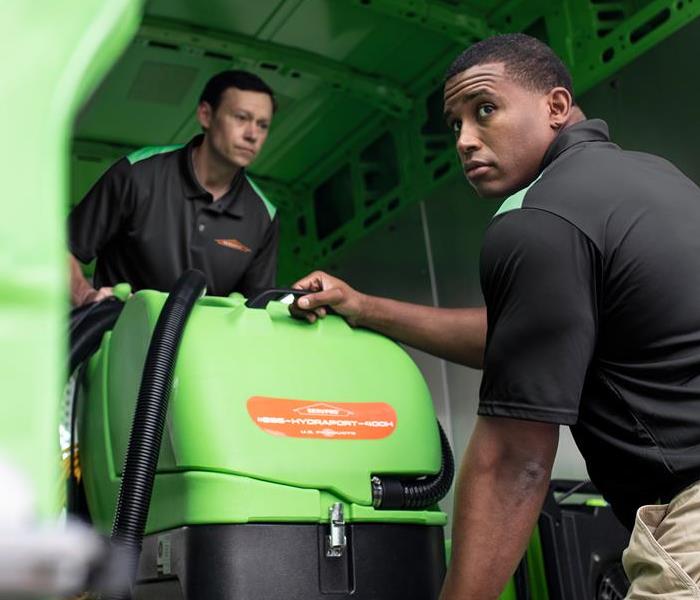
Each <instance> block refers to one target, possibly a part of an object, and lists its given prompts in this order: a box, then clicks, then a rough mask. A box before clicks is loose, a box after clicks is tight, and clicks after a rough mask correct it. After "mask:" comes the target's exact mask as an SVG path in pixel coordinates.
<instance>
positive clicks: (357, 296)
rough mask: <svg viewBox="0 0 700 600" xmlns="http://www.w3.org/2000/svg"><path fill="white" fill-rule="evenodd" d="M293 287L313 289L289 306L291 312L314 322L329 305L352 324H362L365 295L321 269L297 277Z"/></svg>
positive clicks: (321, 316)
mask: <svg viewBox="0 0 700 600" xmlns="http://www.w3.org/2000/svg"><path fill="white" fill-rule="evenodd" d="M292 287H293V288H294V289H296V290H310V291H311V292H312V293H311V294H308V295H306V296H303V297H301V298H299V299H298V300H297V301H296V302H295V303H294V304H293V305H292V306H291V307H290V310H291V312H292V314H293V315H294V316H296V317H302V318H305V319H307V320H308V321H309V322H310V323H313V322H314V321H316V319H318V318H321V319H322V318H323V317H325V316H326V314H327V312H328V311H327V308H332V309H333V310H334V311H335V312H336V313H338V314H339V315H341V316H343V317H345V319H346V320H347V321H348V323H349V324H350V325H352V326H353V327H355V326H357V325H360V324H361V319H362V316H363V310H364V305H365V303H366V299H367V297H366V296H365V295H364V294H361V293H360V292H358V291H356V290H354V289H353V288H351V287H350V286H349V285H348V284H347V283H345V282H344V281H343V280H342V279H338V278H337V277H331V276H330V275H328V274H327V273H324V272H323V271H315V272H313V273H311V274H310V275H307V276H306V277H304V278H303V279H300V280H299V281H297V282H296V283H295V284H294V285H293V286H292Z"/></svg>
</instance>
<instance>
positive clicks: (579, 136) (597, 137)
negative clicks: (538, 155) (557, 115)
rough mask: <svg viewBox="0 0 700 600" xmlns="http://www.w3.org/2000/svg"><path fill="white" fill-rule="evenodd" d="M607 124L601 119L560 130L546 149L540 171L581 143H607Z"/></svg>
mask: <svg viewBox="0 0 700 600" xmlns="http://www.w3.org/2000/svg"><path fill="white" fill-rule="evenodd" d="M609 141H610V132H609V131H608V124H607V123H606V122H605V121H603V120H602V119H588V120H586V121H580V122H579V123H575V124H574V125H570V126H569V127H566V128H565V129H562V130H561V131H560V132H559V135H557V137H556V138H554V141H553V142H552V143H551V144H550V146H549V148H547V152H545V154H544V158H543V159H542V165H541V166H540V171H542V170H543V169H544V168H545V167H547V166H549V165H550V164H551V163H552V162H553V161H554V159H556V158H557V157H558V156H560V155H561V154H563V153H564V152H566V151H567V150H569V148H572V147H573V146H576V145H577V144H581V143H582V142H609Z"/></svg>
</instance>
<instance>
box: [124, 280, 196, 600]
mask: <svg viewBox="0 0 700 600" xmlns="http://www.w3.org/2000/svg"><path fill="white" fill-rule="evenodd" d="M205 284H206V281H205V278H204V275H203V274H202V273H201V272H200V271H196V270H189V271H187V272H185V273H184V274H183V275H182V276H181V277H180V279H178V281H177V283H176V284H175V286H174V288H173V291H172V292H171V293H170V295H169V296H168V298H167V300H166V301H165V305H164V306H163V310H162V311H161V313H160V316H159V317H158V322H157V323H156V326H155V329H154V331H153V336H152V337H151V343H150V345H149V347H148V354H147V355H146V362H145V365H144V368H143V376H142V379H141V387H140V388H139V394H138V398H137V400H136V410H135V412H134V420H133V423H132V426H131V435H130V437H129V448H128V450H127V454H126V461H125V464H124V469H123V472H122V483H121V487H120V490H119V501H118V503H117V510H116V514H115V517H114V527H113V529H112V541H113V542H114V543H115V545H116V546H117V547H119V548H122V549H123V550H124V551H125V552H126V553H127V554H128V561H129V567H130V569H129V574H130V581H129V583H130V585H129V588H131V586H132V585H133V582H134V581H135V580H136V575H137V569H138V561H139V556H140V554H141V545H142V542H143V534H144V530H145V528H146V519H147V517H148V508H149V505H150V502H151V493H152V491H153V482H154V479H155V473H156V467H157V465H158V455H159V454H160V444H161V439H162V437H163V428H164V426H165V416H166V413H167V410H168V400H169V396H170V388H171V385H172V378H173V371H174V368H175V359H176V356H177V350H178V346H179V343H180V339H181V337H182V333H183V331H184V328H185V323H186V322H187V317H188V316H189V314H190V312H191V310H192V307H193V306H194V304H195V302H196V301H197V299H198V298H199V297H201V296H202V295H203V293H204V291H205ZM129 597H130V595H128V594H127V595H122V596H113V597H112V598H118V599H122V598H129Z"/></svg>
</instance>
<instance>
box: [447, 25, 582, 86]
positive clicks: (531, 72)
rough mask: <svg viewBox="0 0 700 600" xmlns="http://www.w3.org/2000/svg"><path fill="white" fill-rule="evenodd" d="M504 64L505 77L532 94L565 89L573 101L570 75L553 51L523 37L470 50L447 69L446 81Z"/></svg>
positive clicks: (507, 36) (494, 39)
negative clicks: (480, 68)
mask: <svg viewBox="0 0 700 600" xmlns="http://www.w3.org/2000/svg"><path fill="white" fill-rule="evenodd" d="M488 63H503V64H504V66H505V70H506V73H507V74H508V75H509V76H510V77H511V78H512V79H513V80H514V81H516V82H517V83H519V84H520V85H522V86H523V87H526V88H528V89H530V90H532V91H536V92H542V93H545V94H546V93H547V92H549V90H551V89H552V88H555V87H563V88H566V89H567V90H568V91H569V93H570V94H571V97H572V98H573V97H574V90H573V85H572V82H571V74H570V73H569V70H568V69H567V68H566V66H565V65H564V63H563V62H562V61H561V59H560V58H559V57H558V56H557V55H556V54H554V52H553V51H552V49H551V48H550V47H549V46H547V44H544V43H543V42H541V41H540V40H538V39H537V38H534V37H531V36H529V35H525V34H524V33H506V34H502V35H495V36H493V37H490V38H486V39H485V40H482V41H480V42H477V43H476V44H473V45H472V46H469V48H467V49H466V50H465V51H464V52H462V54H460V55H459V56H458V57H457V58H456V59H455V60H454V61H453V62H452V64H451V65H450V68H449V69H448V70H447V73H446V74H445V80H448V79H450V78H451V77H454V76H455V75H457V74H458V73H462V72H463V71H466V70H467V69H470V68H471V67H474V66H476V65H485V64H488Z"/></svg>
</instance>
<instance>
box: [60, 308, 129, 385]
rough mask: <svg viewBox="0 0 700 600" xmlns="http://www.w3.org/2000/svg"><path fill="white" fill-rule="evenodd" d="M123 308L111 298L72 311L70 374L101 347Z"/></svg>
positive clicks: (69, 356)
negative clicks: (105, 335) (104, 336)
mask: <svg viewBox="0 0 700 600" xmlns="http://www.w3.org/2000/svg"><path fill="white" fill-rule="evenodd" d="M123 308H124V303H123V302H121V301H120V300H117V299H116V298H114V297H111V298H107V299H105V300H103V301H102V302H96V303H93V304H87V305H85V306H81V307H79V308H76V309H74V310H73V311H71V314H70V330H69V338H70V352H69V355H68V373H69V374H72V373H73V371H75V370H76V369H77V368H78V365H80V364H81V363H83V362H84V361H86V360H87V359H88V358H90V357H91V356H92V355H93V354H94V353H95V351H96V350H97V348H99V346H100V342H101V341H102V336H103V335H104V334H105V332H106V331H110V330H111V329H113V328H114V324H115V323H116V322H117V319H118V318H119V315H120V314H121V312H122V309H123Z"/></svg>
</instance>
